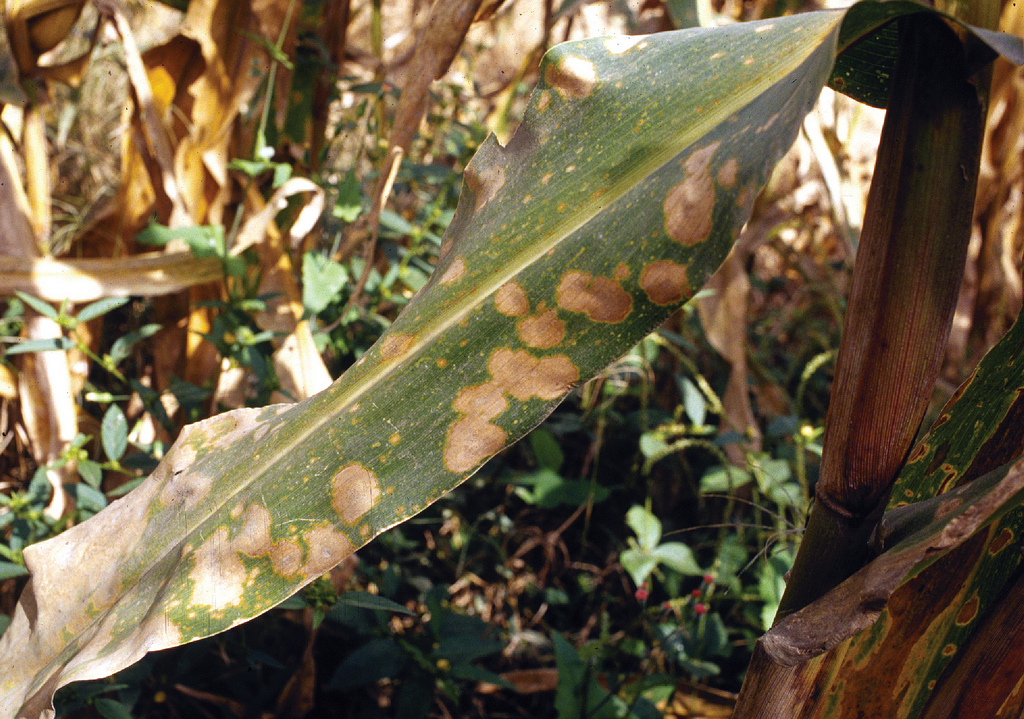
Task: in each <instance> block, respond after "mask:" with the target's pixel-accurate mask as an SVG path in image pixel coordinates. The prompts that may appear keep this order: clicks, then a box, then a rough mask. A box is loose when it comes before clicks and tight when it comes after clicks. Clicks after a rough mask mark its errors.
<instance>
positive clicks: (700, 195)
mask: <svg viewBox="0 0 1024 719" xmlns="http://www.w3.org/2000/svg"><path fill="white" fill-rule="evenodd" d="M719 144H720V143H717V142H714V143H712V144H710V145H708V146H707V147H704V148H702V149H700V150H697V151H695V152H694V153H692V154H691V155H690V157H689V158H687V160H686V162H685V170H686V179H685V180H683V181H682V182H680V183H679V184H678V185H676V186H675V187H673V188H672V189H671V190H669V191H668V194H667V195H666V196H665V202H664V204H663V205H662V208H663V209H664V211H665V232H666V233H667V234H668V236H669V237H671V238H672V239H673V240H675V241H676V242H679V243H680V244H683V245H686V246H687V247H689V246H691V245H696V244H698V243H700V242H703V241H704V240H705V239H707V236H708V235H709V234H710V233H711V213H712V210H713V209H714V206H715V184H714V182H713V181H712V180H711V175H710V174H709V173H708V162H709V161H710V159H711V156H712V155H713V154H714V153H715V150H717V149H718V146H719Z"/></svg>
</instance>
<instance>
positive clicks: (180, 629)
mask: <svg viewBox="0 0 1024 719" xmlns="http://www.w3.org/2000/svg"><path fill="white" fill-rule="evenodd" d="M843 17H844V11H827V12H821V13H811V14H807V15H801V16H796V17H789V18H781V19H776V20H772V21H767V22H758V23H752V24H741V25H735V26H730V27H724V28H716V29H714V30H684V31H679V32H674V33H664V34H658V35H652V36H647V37H632V38H621V37H619V38H603V39H594V40H588V41H582V42H575V43H568V44H565V45H561V46H559V47H557V48H555V49H553V50H552V51H550V52H549V53H548V55H547V56H546V59H545V61H544V63H543V64H542V67H541V78H542V82H541V84H540V86H539V87H538V89H537V90H536V92H535V93H534V95H533V97H532V100H531V102H530V105H529V108H528V110H527V113H526V117H525V119H524V122H523V123H522V125H521V127H520V128H519V130H518V132H517V133H516V135H515V136H514V137H513V138H512V140H511V141H510V142H509V144H508V145H507V146H506V147H501V146H500V145H499V144H498V143H497V142H496V141H495V140H494V139H493V138H492V139H490V140H489V141H487V142H486V143H485V144H484V145H483V146H482V147H481V149H480V151H479V152H478V154H477V156H476V158H475V159H474V160H473V162H472V163H471V165H470V167H469V168H467V171H466V176H465V183H464V187H463V196H462V198H461V201H460V204H459V208H458V210H457V212H456V216H455V218H454V219H453V221H452V223H451V226H450V228H449V230H448V234H447V236H446V240H445V243H444V246H443V248H442V249H443V254H442V257H441V260H440V262H439V265H438V268H437V270H436V272H435V273H434V275H433V277H432V278H431V280H430V282H429V283H428V284H427V285H426V286H425V287H424V289H423V290H422V291H421V292H420V293H419V295H418V296H417V297H416V298H415V299H414V300H413V301H412V302H411V303H410V304H409V305H408V306H407V308H406V309H405V311H404V312H403V313H402V315H401V316H400V317H399V318H398V319H397V320H396V322H395V323H394V324H393V325H392V327H391V328H390V330H389V331H388V333H387V334H386V335H385V336H384V337H382V338H381V341H380V342H379V343H378V344H377V345H375V346H374V348H372V349H371V350H370V351H369V352H367V354H366V355H365V356H364V357H363V358H362V359H361V360H360V361H359V362H358V363H357V364H356V365H355V366H353V367H352V368H351V369H350V370H349V371H348V372H347V373H346V374H345V375H344V376H343V377H342V378H341V379H339V380H338V381H337V382H335V383H334V384H333V385H331V386H330V387H329V388H328V389H327V390H325V391H323V392H321V393H320V394H318V395H316V396H314V397H312V398H310V399H308V400H306V401H304V402H301V403H299V404H296V405H292V406H286V405H275V406H271V407H266V408H263V409H242V410H235V411H232V412H228V413H226V414H223V415H220V416H217V417H214V418H211V419H209V420H206V421H204V422H200V423H198V424H196V425H192V426H191V427H189V428H187V429H186V430H185V431H184V432H183V433H182V435H181V437H180V438H179V440H178V441H177V442H176V444H175V445H174V447H173V448H172V450H171V451H170V452H169V453H168V455H167V457H165V459H164V461H163V462H162V464H161V465H160V466H159V467H158V468H157V469H156V471H155V472H154V473H153V474H152V475H151V476H150V477H149V478H148V479H147V480H146V481H145V482H143V483H142V484H141V485H140V486H139V487H138V488H136V489H135V490H133V491H132V492H131V493H130V494H129V495H127V496H126V497H125V498H123V499H121V500H119V501H117V502H115V503H113V504H112V505H111V506H110V507H108V508H107V509H105V510H104V511H103V512H101V513H99V514H98V515H97V516H96V517H94V518H93V519H91V520H89V521H87V522H84V523H83V524H81V525H78V526H76V527H74V528H72V529H70V530H68V531H66V532H64V533H63V534H61V535H59V536H58V537H56V538H54V539H52V540H49V541H47V542H44V543H41V544H38V545H35V546H32V547H29V548H27V549H26V551H25V555H24V556H25V561H26V564H27V566H28V569H29V571H30V572H31V579H30V580H29V583H28V585H27V586H26V588H25V590H24V594H23V597H22V599H21V602H20V603H19V605H18V607H17V609H16V612H15V616H14V618H13V620H12V622H11V625H10V627H9V628H8V629H7V631H6V632H5V634H4V636H3V638H2V640H0V717H8V716H27V717H34V716H40V715H44V716H45V715H48V714H52V705H51V701H52V696H53V693H54V692H55V691H56V689H58V688H59V687H60V686H63V685H65V684H67V683H68V682H71V681H75V680H80V679H90V678H97V677H102V676H105V675H108V674H110V673H112V672H114V671H117V670H119V669H121V668H123V667H125V666H127V665H129V664H131V663H133V662H134V661H136V660H138V659H139V658H140V657H141V656H142V655H143V654H144V653H146V652H147V651H151V650H154V649H159V648H164V647H169V646H173V645H176V644H181V643H184V642H189V641H193V640H195V639H199V638H202V637H206V636H209V635H211V634H214V633H216V632H220V631H223V630H225V629H227V628H229V627H231V626H234V625H236V624H239V623H241V622H244V621H247V620H248V619H251V618H252V617H254V616H256V615H258V614H260V613H262V612H264V611H266V610H268V609H270V608H271V607H273V606H274V605H276V604H277V603H279V602H280V601H282V600H283V599H285V598H287V597H288V596H290V595H292V594H293V593H294V592H295V591H296V590H297V589H298V588H300V587H302V586H303V585H305V584H307V583H308V582H310V581H312V580H313V579H315V578H316V577H317V576H319V575H320V574H322V573H323V572H325V571H326V570H328V569H329V568H330V567H332V566H334V565H335V564H337V563H338V562H339V561H340V560H341V559H343V558H344V557H345V556H346V555H348V554H349V553H351V552H352V551H353V550H354V549H355V548H356V547H359V546H361V545H363V544H365V543H366V542H367V541H368V540H369V539H370V538H372V537H373V536H375V535H377V534H379V533H380V532H382V531H384V530H385V529H387V528H388V527H390V526H392V525H394V524H396V523H398V522H401V521H402V520H404V519H406V518H408V517H410V516H411V515H413V514H415V513H416V512H418V511H420V510H421V509H423V508H424V507H425V506H427V505H428V504H429V503H431V502H433V501H434V500H436V499H437V498H438V497H439V496H441V495H442V494H444V493H445V492H447V491H449V490H450V489H451V488H453V487H454V486H456V485H457V484H459V483H460V482H462V481H463V480H464V479H465V478H466V477H468V476H469V475H470V474H472V473H473V472H474V471H476V470H477V469H478V468H479V467H480V466H481V465H482V464H483V463H484V462H485V461H486V460H487V459H488V458H489V457H491V456H492V455H493V454H494V453H496V452H497V451H499V450H501V449H502V448H503V447H506V446H508V445H509V444H511V443H512V442H514V441H515V440H516V439H517V438H519V437H521V436H522V435H523V434H525V433H526V432H527V431H528V430H529V429H530V428H532V427H533V426H535V425H536V424H538V423H539V422H540V421H541V420H542V419H543V418H544V417H545V416H546V415H547V414H548V413H549V412H550V411H551V410H552V409H553V408H554V407H555V405H556V404H557V403H558V402H559V401H560V400H561V399H562V398H563V397H564V396H565V395H566V394H567V393H568V392H569V391H571V390H572V388H573V387H575V386H576V385H577V384H578V383H580V382H581V381H583V380H585V379H586V378H588V377H590V376H592V375H593V374H595V373H596V372H598V371H599V370H600V369H601V368H602V367H604V366H605V365H607V364H608V363H609V362H611V361H613V360H614V359H616V357H618V356H619V355H621V354H622V353H623V352H624V351H626V350H627V349H628V348H629V347H630V346H632V345H633V344H634V343H635V342H637V341H638V340H639V339H641V338H642V337H643V336H644V335H645V334H646V333H647V332H648V331H649V330H650V329H651V328H653V327H654V326H656V325H657V324H658V323H659V322H661V321H662V320H664V319H665V318H666V317H667V316H668V315H669V314H670V313H671V312H672V311H673V310H675V309H676V308H678V307H679V306H680V305H681V304H682V303H683V302H684V301H685V300H686V299H688V298H689V297H690V296H691V295H692V294H693V292H694V291H695V290H696V289H697V288H699V287H700V286H701V285H702V284H703V283H704V281H705V279H706V278H707V277H708V276H709V275H710V274H711V273H712V272H713V271H714V270H715V268H716V267H717V266H718V265H719V264H720V263H721V262H722V260H723V258H724V257H725V255H726V253H727V252H728V250H729V248H730V246H731V243H732V241H733V238H734V236H735V234H736V232H737V230H738V229H739V227H740V226H741V225H742V223H743V222H744V220H745V219H746V217H747V216H748V214H749V211H750V207H751V205H752V203H753V201H754V198H755V197H756V195H757V193H758V191H759V188H760V187H761V186H762V185H763V184H764V182H765V180H766V177H767V174H768V172H769V171H770V169H771V167H772V165H773V164H774V162H775V161H776V160H777V159H778V158H779V157H780V156H781V154H782V153H783V152H784V151H785V149H786V148H787V147H788V146H789V144H791V142H792V140H793V138H794V137H795V134H796V132H797V130H798V128H799V126H800V123H801V120H802V118H803V116H804V115H805V114H806V112H807V111H808V109H809V108H810V107H811V105H812V104H813V102H814V101H815V99H816V97H817V95H818V93H819V91H820V89H821V87H822V86H823V84H824V83H825V81H826V80H827V79H828V77H829V75H830V73H831V72H832V70H833V66H834V62H835V57H836V48H837V38H838V31H839V28H840V26H841V23H842V20H843ZM880 17H882V16H881V15H880ZM883 19H885V18H883Z"/></svg>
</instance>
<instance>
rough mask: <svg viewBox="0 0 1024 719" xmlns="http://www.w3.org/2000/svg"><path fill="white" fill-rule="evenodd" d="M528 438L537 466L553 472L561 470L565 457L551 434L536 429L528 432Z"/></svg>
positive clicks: (539, 428) (541, 428)
mask: <svg viewBox="0 0 1024 719" xmlns="http://www.w3.org/2000/svg"><path fill="white" fill-rule="evenodd" d="M529 438H530V449H532V450H533V456H534V457H535V458H536V459H537V464H539V465H540V466H541V467H543V468H545V469H550V470H553V471H555V472H557V471H558V470H560V469H561V468H562V463H563V462H565V455H564V454H563V453H562V448H561V447H559V446H558V440H556V439H555V436H554V435H553V434H551V432H549V431H548V430H546V429H544V428H543V427H538V428H537V429H535V430H533V431H532V432H530V435H529Z"/></svg>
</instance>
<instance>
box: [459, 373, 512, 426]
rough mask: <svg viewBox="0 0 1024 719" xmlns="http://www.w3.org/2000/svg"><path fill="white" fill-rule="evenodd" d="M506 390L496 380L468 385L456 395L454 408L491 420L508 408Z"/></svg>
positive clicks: (465, 413)
mask: <svg viewBox="0 0 1024 719" xmlns="http://www.w3.org/2000/svg"><path fill="white" fill-rule="evenodd" d="M504 394H505V390H504V389H502V387H501V385H500V384H499V383H497V382H495V381H493V380H492V381H490V382H484V383H483V384H478V385H474V386H473V387H466V388H465V389H463V390H462V391H461V392H459V394H458V395H457V396H456V397H455V401H454V402H452V409H454V410H455V411H456V412H461V413H462V414H464V415H467V416H469V417H477V418H481V419H484V420H490V419H493V418H494V417H497V416H498V415H499V414H501V413H502V412H504V411H505V410H506V409H507V408H508V400H506V399H505V397H504Z"/></svg>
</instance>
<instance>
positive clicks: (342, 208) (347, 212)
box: [331, 170, 363, 222]
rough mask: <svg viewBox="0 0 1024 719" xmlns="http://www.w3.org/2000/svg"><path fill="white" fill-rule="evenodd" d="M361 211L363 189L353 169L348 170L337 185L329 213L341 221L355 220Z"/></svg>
mask: <svg viewBox="0 0 1024 719" xmlns="http://www.w3.org/2000/svg"><path fill="white" fill-rule="evenodd" d="M362 212H363V190H362V188H361V187H360V186H359V179H358V178H357V177H356V173H355V170H349V171H348V172H347V173H346V174H345V179H344V180H342V181H341V184H339V185H338V197H337V199H336V200H335V201H334V207H333V208H332V210H331V214H332V215H334V216H335V217H337V218H338V219H339V220H341V221H342V222H355V221H356V218H358V217H359V215H360V214H362Z"/></svg>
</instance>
